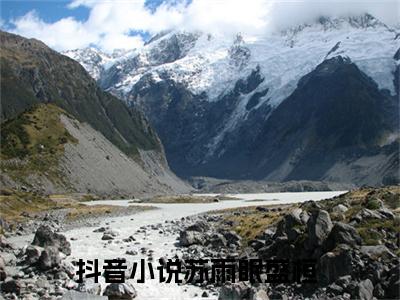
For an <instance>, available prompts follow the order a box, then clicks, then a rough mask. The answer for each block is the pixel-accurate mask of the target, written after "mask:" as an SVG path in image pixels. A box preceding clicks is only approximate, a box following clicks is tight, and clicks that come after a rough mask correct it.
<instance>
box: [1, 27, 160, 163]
mask: <svg viewBox="0 0 400 300" xmlns="http://www.w3.org/2000/svg"><path fill="white" fill-rule="evenodd" d="M0 43H1V44H2V47H1V49H0V72H1V78H2V80H1V100H2V101H1V120H3V121H4V120H7V119H11V118H14V117H16V116H17V115H18V114H20V113H22V112H23V111H25V110H27V109H30V108H31V107H32V106H33V105H34V104H37V103H54V104H56V105H57V106H59V107H61V108H62V109H64V110H65V111H67V112H68V113H69V114H71V115H72V116H74V117H75V118H76V119H77V120H78V121H81V122H87V123H89V124H90V125H91V126H92V127H93V128H94V129H96V130H98V131H100V132H101V133H102V134H103V135H104V136H105V137H106V138H107V139H108V140H110V141H111V142H112V143H113V144H114V145H116V146H117V147H119V148H120V149H121V150H122V151H124V152H125V153H126V154H128V155H131V156H133V157H136V156H137V154H138V149H144V150H151V149H154V150H160V149H161V145H160V143H159V140H158V137H157V135H156V134H155V132H154V131H153V130H152V128H151V127H150V126H149V125H148V123H147V121H146V120H145V119H144V118H143V116H142V115H141V114H140V113H138V112H137V111H135V110H132V109H129V108H128V107H127V106H126V105H125V104H124V103H122V101H120V100H119V99H117V98H115V97H114V96H112V95H111V94H108V93H105V92H103V91H102V90H101V89H100V88H99V87H98V86H97V85H96V83H95V81H94V80H93V79H92V78H91V77H90V76H89V74H88V73H87V72H86V71H85V70H84V69H83V67H82V66H81V65H79V63H77V62H75V61H73V60H72V59H70V58H68V57H66V56H63V55H61V54H59V53H57V52H55V51H53V50H51V49H50V48H48V47H47V46H46V45H44V44H43V43H41V42H40V41H37V40H33V39H30V40H28V39H25V38H22V37H20V36H16V35H13V34H9V33H6V32H2V31H0Z"/></svg>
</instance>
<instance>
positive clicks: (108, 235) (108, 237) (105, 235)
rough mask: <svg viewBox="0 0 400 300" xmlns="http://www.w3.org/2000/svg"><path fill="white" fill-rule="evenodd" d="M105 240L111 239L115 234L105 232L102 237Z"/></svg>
mask: <svg viewBox="0 0 400 300" xmlns="http://www.w3.org/2000/svg"><path fill="white" fill-rule="evenodd" d="M101 239H102V240H103V241H110V240H113V239H114V236H113V235H111V234H108V233H104V234H103V236H102V237H101Z"/></svg>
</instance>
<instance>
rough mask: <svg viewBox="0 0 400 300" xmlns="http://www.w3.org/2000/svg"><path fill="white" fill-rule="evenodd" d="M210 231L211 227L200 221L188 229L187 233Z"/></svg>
mask: <svg viewBox="0 0 400 300" xmlns="http://www.w3.org/2000/svg"><path fill="white" fill-rule="evenodd" d="M209 229H210V226H209V225H208V224H207V222H205V221H203V220H200V221H197V222H196V223H194V224H193V225H190V226H189V227H188V228H186V231H197V232H206V231H207V230H209Z"/></svg>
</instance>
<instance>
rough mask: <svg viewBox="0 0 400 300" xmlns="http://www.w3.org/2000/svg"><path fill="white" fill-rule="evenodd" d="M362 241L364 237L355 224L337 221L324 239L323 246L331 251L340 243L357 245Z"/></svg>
mask: <svg viewBox="0 0 400 300" xmlns="http://www.w3.org/2000/svg"><path fill="white" fill-rule="evenodd" d="M361 242H362V239H361V237H360V235H359V234H358V233H357V230H356V229H355V228H354V227H353V226H351V225H348V224H345V223H341V222H337V223H335V225H334V226H333V228H332V230H331V232H330V233H329V235H328V237H327V239H326V240H325V241H324V244H323V248H324V250H325V251H330V250H332V249H333V248H335V247H336V246H337V245H339V244H346V245H350V246H356V245H361Z"/></svg>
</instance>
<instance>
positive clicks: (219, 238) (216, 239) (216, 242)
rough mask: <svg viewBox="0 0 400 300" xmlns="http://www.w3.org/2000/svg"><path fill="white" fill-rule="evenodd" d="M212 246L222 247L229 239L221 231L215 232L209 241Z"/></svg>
mask: <svg viewBox="0 0 400 300" xmlns="http://www.w3.org/2000/svg"><path fill="white" fill-rule="evenodd" d="M207 244H208V245H211V247H212V248H221V247H226V246H227V244H228V243H227V241H226V239H225V238H224V236H223V235H222V234H220V233H214V234H213V235H212V236H211V237H210V239H209V240H208V242H207Z"/></svg>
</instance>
